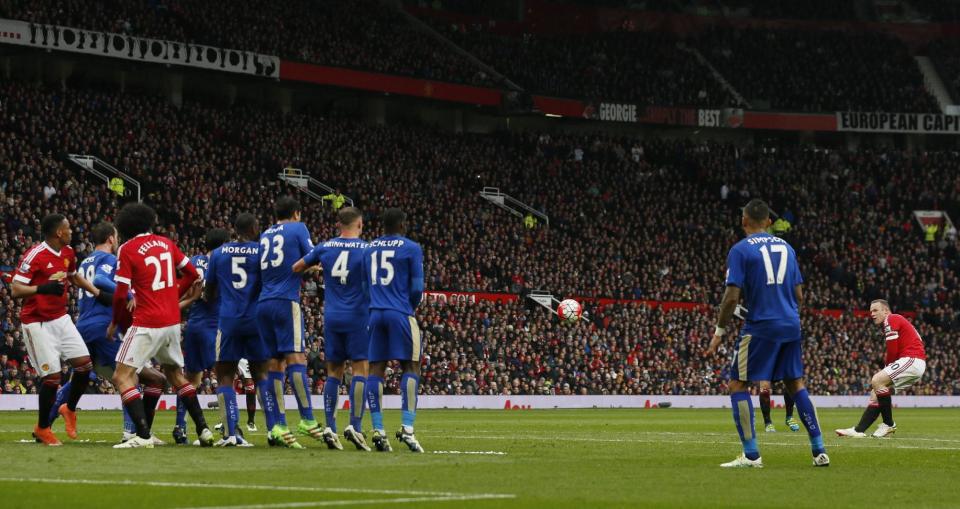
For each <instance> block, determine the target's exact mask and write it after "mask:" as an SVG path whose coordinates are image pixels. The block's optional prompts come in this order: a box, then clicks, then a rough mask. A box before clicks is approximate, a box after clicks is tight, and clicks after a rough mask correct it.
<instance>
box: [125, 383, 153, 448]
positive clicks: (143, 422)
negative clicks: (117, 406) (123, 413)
mask: <svg viewBox="0 0 960 509" xmlns="http://www.w3.org/2000/svg"><path fill="white" fill-rule="evenodd" d="M120 401H122V402H123V407H124V408H126V409H127V413H129V414H130V418H131V419H133V425H134V427H135V428H136V429H137V436H138V437H140V438H143V439H146V440H150V426H148V425H147V416H146V412H144V410H143V398H142V397H141V396H140V389H137V388H136V387H131V388H129V389H127V390H125V391H123V392H122V393H121V394H120Z"/></svg>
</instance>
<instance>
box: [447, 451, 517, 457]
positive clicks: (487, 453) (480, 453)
mask: <svg viewBox="0 0 960 509" xmlns="http://www.w3.org/2000/svg"><path fill="white" fill-rule="evenodd" d="M430 454H468V455H474V456H506V455H507V453H505V452H503V451H430Z"/></svg>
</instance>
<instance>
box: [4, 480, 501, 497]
mask: <svg viewBox="0 0 960 509" xmlns="http://www.w3.org/2000/svg"><path fill="white" fill-rule="evenodd" d="M0 482H32V483H43V484H86V485H100V486H152V487H160V488H213V489H228V490H239V489H244V490H261V491H304V492H320V493H355V494H366V495H410V496H428V497H470V496H476V497H485V498H514V497H515V496H516V495H512V494H499V493H476V494H471V493H454V492H449V491H413V490H379V489H369V488H333V487H330V488H327V487H314V486H269V485H262V484H221V483H217V484H210V483H190V482H166V481H132V480H127V479H121V480H115V481H107V480H99V479H44V478H36V477H0Z"/></svg>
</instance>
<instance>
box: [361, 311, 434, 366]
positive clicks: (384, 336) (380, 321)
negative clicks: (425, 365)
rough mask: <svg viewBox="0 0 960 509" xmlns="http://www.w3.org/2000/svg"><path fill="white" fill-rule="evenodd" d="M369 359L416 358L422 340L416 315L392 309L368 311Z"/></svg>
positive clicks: (406, 359)
mask: <svg viewBox="0 0 960 509" xmlns="http://www.w3.org/2000/svg"><path fill="white" fill-rule="evenodd" d="M369 329H370V354H369V356H370V362H384V361H419V360H420V356H421V355H422V354H423V341H422V337H421V335H420V326H418V325H417V320H416V318H414V317H412V316H410V315H408V314H406V313H401V312H400V311H395V310H393V309H371V310H370V327H369Z"/></svg>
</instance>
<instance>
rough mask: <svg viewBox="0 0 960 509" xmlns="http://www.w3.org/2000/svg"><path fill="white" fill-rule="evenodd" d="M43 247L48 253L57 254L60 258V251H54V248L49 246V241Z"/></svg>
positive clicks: (44, 242)
mask: <svg viewBox="0 0 960 509" xmlns="http://www.w3.org/2000/svg"><path fill="white" fill-rule="evenodd" d="M43 247H44V248H45V249H46V250H47V251H50V252H51V253H53V254H55V255H57V256H60V251H54V250H53V248H52V247H50V244H47V241H43Z"/></svg>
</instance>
